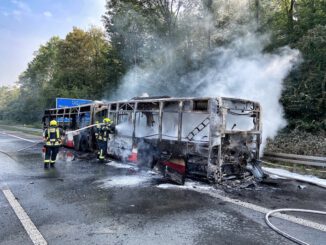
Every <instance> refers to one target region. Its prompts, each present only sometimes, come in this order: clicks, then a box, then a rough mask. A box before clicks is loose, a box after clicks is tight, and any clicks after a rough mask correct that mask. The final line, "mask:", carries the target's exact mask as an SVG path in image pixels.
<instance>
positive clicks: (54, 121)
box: [50, 120, 58, 126]
mask: <svg viewBox="0 0 326 245" xmlns="http://www.w3.org/2000/svg"><path fill="white" fill-rule="evenodd" d="M50 126H58V123H57V121H56V120H52V121H51V122H50Z"/></svg>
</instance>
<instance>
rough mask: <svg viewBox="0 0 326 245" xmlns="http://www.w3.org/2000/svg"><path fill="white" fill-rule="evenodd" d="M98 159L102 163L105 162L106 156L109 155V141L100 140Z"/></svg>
mask: <svg viewBox="0 0 326 245" xmlns="http://www.w3.org/2000/svg"><path fill="white" fill-rule="evenodd" d="M97 143H98V148H99V151H98V156H97V157H98V159H99V160H101V161H104V159H105V156H106V154H107V148H108V142H107V141H103V140H98V142H97Z"/></svg>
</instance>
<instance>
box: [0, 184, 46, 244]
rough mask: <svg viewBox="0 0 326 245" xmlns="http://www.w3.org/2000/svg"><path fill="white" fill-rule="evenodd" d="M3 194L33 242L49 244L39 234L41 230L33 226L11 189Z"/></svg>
mask: <svg viewBox="0 0 326 245" xmlns="http://www.w3.org/2000/svg"><path fill="white" fill-rule="evenodd" d="M2 192H3V194H4V195H5V197H6V198H7V200H8V202H9V204H10V206H11V207H12V209H13V210H14V211H15V213H16V215H17V217H18V219H19V220H20V222H21V223H22V225H23V226H24V228H25V230H26V232H27V234H28V235H29V237H30V238H31V240H32V242H33V243H34V244H35V245H36V244H37V245H45V244H47V242H46V240H45V239H44V237H43V236H42V234H41V233H40V232H39V230H38V229H37V228H36V226H35V225H34V224H33V222H32V221H31V219H30V218H29V217H28V215H27V213H26V212H25V211H24V209H23V208H22V206H21V205H20V204H19V202H18V201H17V200H16V198H15V196H14V194H12V192H11V191H10V190H9V189H6V190H2Z"/></svg>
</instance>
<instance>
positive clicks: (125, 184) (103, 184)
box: [0, 134, 326, 244]
mask: <svg viewBox="0 0 326 245" xmlns="http://www.w3.org/2000/svg"><path fill="white" fill-rule="evenodd" d="M19 136H20V137H28V139H29V140H33V139H34V138H33V137H32V136H24V135H22V134H20V135H19ZM35 140H36V138H35ZM29 144H32V143H29V142H25V141H23V140H20V139H17V138H12V137H10V136H7V135H2V134H0V149H1V151H5V152H9V153H10V155H11V158H10V157H8V156H7V155H4V154H1V153H0V187H1V189H10V190H11V192H12V193H13V194H14V196H15V197H16V198H17V201H18V202H19V203H20V205H21V206H22V208H23V209H24V210H25V212H26V213H27V214H28V216H29V218H30V219H31V221H32V222H33V223H34V225H35V226H36V227H37V229H38V230H39V231H40V233H41V234H42V236H43V237H44V238H45V240H46V241H47V242H48V243H49V244H140V243H141V244H291V243H290V242H289V241H288V240H286V239H285V238H283V237H281V236H279V235H278V234H276V233H275V232H273V231H272V230H270V229H269V228H268V227H267V226H266V225H265V223H264V220H263V217H264V215H263V214H261V213H259V212H256V211H253V210H251V209H247V208H244V207H241V206H238V205H236V204H231V203H228V202H225V201H223V200H221V199H219V198H217V197H214V196H212V195H208V194H206V193H202V192H201V191H200V190H201V189H204V190H206V189H205V188H207V186H206V185H205V184H201V183H197V182H193V181H191V180H187V182H188V184H189V183H190V185H191V186H194V187H195V188H192V189H185V188H178V187H177V188H173V187H171V185H169V184H167V183H166V181H165V180H164V179H162V178H161V176H160V175H158V174H155V173H153V172H149V171H148V170H142V169H138V168H136V167H133V166H131V165H123V164H121V163H111V164H108V165H105V164H100V163H98V162H97V161H96V160H93V159H91V158H88V156H83V158H84V159H76V160H74V161H67V159H66V158H65V157H62V158H61V160H59V161H58V162H57V166H56V168H55V169H52V170H44V169H43V163H42V154H41V146H35V147H33V148H31V149H27V150H25V151H23V152H19V153H15V150H16V149H21V148H23V147H26V146H28V145H29ZM63 155H65V154H63ZM297 184H298V183H296V182H282V184H280V185H279V186H272V187H271V186H266V187H262V189H259V190H255V191H253V190H246V191H243V190H230V189H226V190H223V189H219V190H216V191H217V192H219V193H220V192H224V193H227V195H228V196H230V197H234V198H235V197H236V198H238V199H241V200H243V201H246V202H251V203H256V204H259V205H263V206H266V207H269V208H280V207H284V205H287V206H288V207H289V205H291V207H293V206H295V205H296V203H298V198H295V196H296V195H293V194H291V192H290V191H291V190H292V189H291V188H292V187H293V188H294V187H295V186H296V185H297ZM282 188H283V189H282ZM287 188H288V189H287ZM280 189H281V190H280ZM306 190H308V191H309V192H311V193H309V195H308V194H307V195H308V197H307V200H305V197H304V196H305V195H304V194H302V193H295V194H298V195H299V197H300V198H301V200H302V202H301V203H300V204H299V205H300V207H301V208H302V207H306V208H310V207H308V206H311V205H314V207H316V208H325V202H323V198H324V197H322V196H321V200H320V202H318V201H315V202H314V201H313V200H310V199H311V198H313V197H314V195H316V196H320V195H322V194H325V192H324V190H322V189H320V188H318V187H313V186H309V185H308V186H307V188H306ZM213 191H214V190H213ZM323 196H325V195H323ZM308 199H309V200H308ZM283 200H284V201H283ZM0 209H1V212H0V244H33V243H32V240H31V239H30V238H29V235H28V233H27V232H26V230H25V229H24V227H23V226H22V225H21V222H20V221H19V219H18V217H17V216H16V214H15V213H14V211H13V209H12V207H11V206H10V204H9V203H8V200H7V199H6V198H5V196H4V194H3V193H2V192H0ZM305 218H307V219H310V220H314V221H317V222H320V221H321V219H320V217H305ZM273 221H274V222H275V223H276V224H278V225H279V226H281V227H282V228H284V229H287V230H288V231H289V232H291V234H292V235H297V236H299V238H300V239H304V240H305V241H307V242H310V243H311V244H322V242H323V241H325V240H326V235H325V233H323V232H321V231H318V230H314V229H311V228H307V227H303V226H300V225H297V224H293V223H292V222H288V221H284V220H280V219H273Z"/></svg>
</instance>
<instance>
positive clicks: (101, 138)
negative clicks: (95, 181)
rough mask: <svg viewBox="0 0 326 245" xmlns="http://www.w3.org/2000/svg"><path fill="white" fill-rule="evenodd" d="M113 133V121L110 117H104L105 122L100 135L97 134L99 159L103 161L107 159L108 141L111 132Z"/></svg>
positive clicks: (99, 132)
mask: <svg viewBox="0 0 326 245" xmlns="http://www.w3.org/2000/svg"><path fill="white" fill-rule="evenodd" d="M112 133H113V126H112V121H111V119H110V118H104V119H103V124H102V125H101V127H100V129H99V131H98V136H97V144H98V147H99V151H98V159H99V160H100V161H101V162H103V161H104V160H105V156H106V154H107V148H108V141H109V140H110V136H109V134H112Z"/></svg>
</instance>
